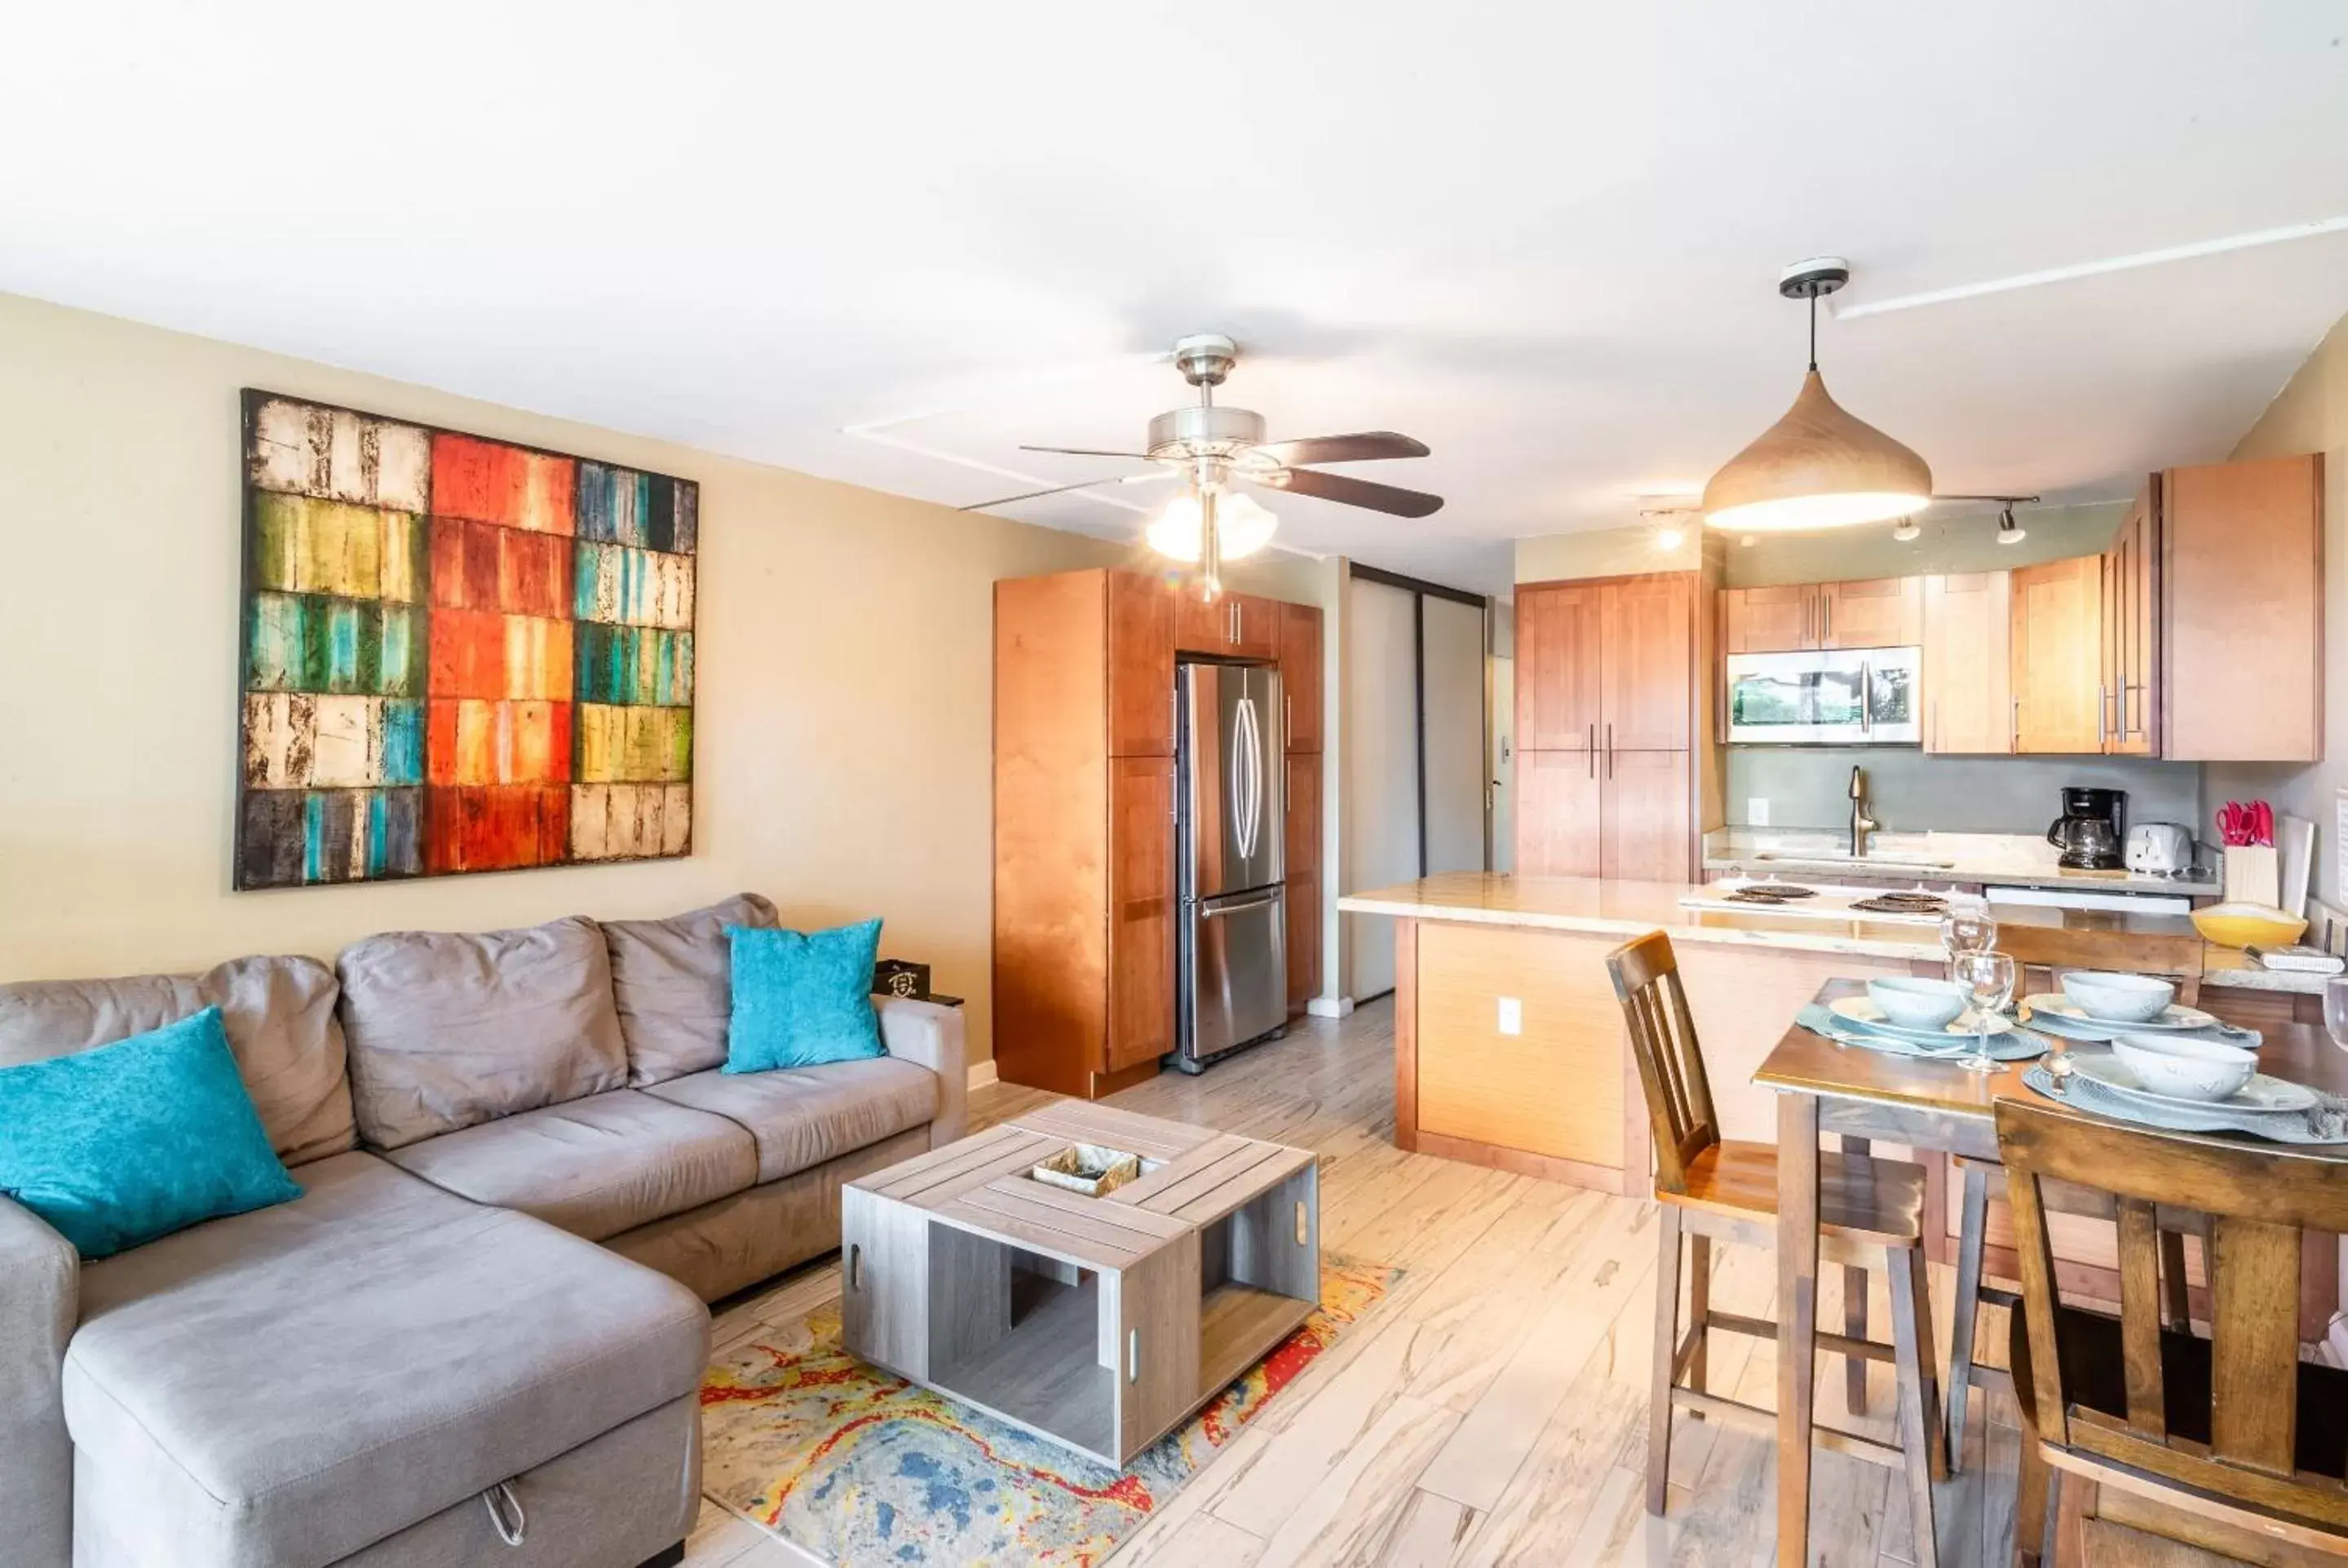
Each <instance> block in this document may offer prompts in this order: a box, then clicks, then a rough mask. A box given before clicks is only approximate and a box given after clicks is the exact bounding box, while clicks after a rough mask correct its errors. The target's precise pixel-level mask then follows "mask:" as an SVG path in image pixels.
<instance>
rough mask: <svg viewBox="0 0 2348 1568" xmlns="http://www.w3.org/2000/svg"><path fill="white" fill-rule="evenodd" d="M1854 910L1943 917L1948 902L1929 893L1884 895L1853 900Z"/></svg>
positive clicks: (1873, 913) (1851, 905) (1871, 912)
mask: <svg viewBox="0 0 2348 1568" xmlns="http://www.w3.org/2000/svg"><path fill="white" fill-rule="evenodd" d="M1850 907H1852V908H1854V909H1864V910H1865V911H1867V912H1868V913H1869V914H1870V915H1945V914H1947V913H1948V912H1949V901H1948V900H1947V899H1946V898H1942V897H1939V896H1938V895H1936V894H1931V893H1886V894H1883V895H1881V896H1880V897H1874V898H1854V899H1852V900H1851V901H1850Z"/></svg>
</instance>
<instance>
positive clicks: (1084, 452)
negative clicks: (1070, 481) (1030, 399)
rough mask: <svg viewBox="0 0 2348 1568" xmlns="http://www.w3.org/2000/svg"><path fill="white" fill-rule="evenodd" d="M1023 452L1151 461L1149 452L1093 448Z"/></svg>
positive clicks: (1026, 448) (1025, 449) (1037, 448)
mask: <svg viewBox="0 0 2348 1568" xmlns="http://www.w3.org/2000/svg"><path fill="white" fill-rule="evenodd" d="M1019 450H1021V451H1022V452H1059V453H1063V454H1065V455H1066V456H1070V457H1130V458H1132V459H1133V460H1134V461H1135V462H1137V463H1147V462H1148V461H1149V454H1148V453H1147V452H1103V451H1100V450H1098V449H1097V448H1096V447H1091V446H1022V447H1020V448H1019Z"/></svg>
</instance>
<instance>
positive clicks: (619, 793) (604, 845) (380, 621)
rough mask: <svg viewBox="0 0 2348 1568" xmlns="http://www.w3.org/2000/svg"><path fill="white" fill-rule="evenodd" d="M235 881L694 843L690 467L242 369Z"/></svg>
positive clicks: (669, 849) (281, 883)
mask: <svg viewBox="0 0 2348 1568" xmlns="http://www.w3.org/2000/svg"><path fill="white" fill-rule="evenodd" d="M244 459H245V466H244V474H245V489H244V496H245V507H244V604H243V612H244V630H243V665H242V671H243V673H242V681H241V682H240V683H239V686H240V693H241V704H240V705H241V712H240V714H239V727H240V734H241V737H242V746H241V748H240V753H241V756H242V787H241V789H240V791H239V794H238V805H237V823H236V858H235V885H236V886H238V887H240V888H248V887H287V886H304V885H308V884H313V883H321V882H366V881H376V880H380V879H384V878H387V877H401V876H440V875H443V874H447V873H452V872H461V871H504V870H510V869H514V868H517V867H520V866H561V865H569V864H573V863H578V862H586V861H607V860H633V859H644V858H651V857H655V856H679V855H686V854H690V853H691V851H692V842H693V607H694V567H695V546H696V545H697V543H698V542H699V525H700V489H699V487H697V486H695V484H694V483H693V482H692V481H690V480H686V479H675V478H670V477H667V476H665V475H661V474H644V473H638V472H636V471H634V470H633V469H628V468H620V467H614V466H610V465H607V464H602V463H596V462H592V461H590V460H589V459H587V458H583V457H568V456H562V455H561V454H559V453H553V452H541V451H538V450H536V449H535V448H532V447H527V446H513V445H511V444H510V443H507V442H502V441H490V440H485V439H482V438H481V437H479V436H464V435H459V434H458V433H456V432H454V431H448V430H436V429H432V428H429V427H427V426H425V425H412V424H407V423H406V422H403V421H400V420H396V419H384V418H378V417H376V416H374V415H366V414H358V413H354V412H353V411H351V410H349V409H346V408H331V407H327V406H325V405H322V404H315V403H305V402H303V401H301V400H299V399H296V398H291V397H281V396H278V395H275V394H273V393H266V392H255V391H251V390H248V391H246V393H245V394H244Z"/></svg>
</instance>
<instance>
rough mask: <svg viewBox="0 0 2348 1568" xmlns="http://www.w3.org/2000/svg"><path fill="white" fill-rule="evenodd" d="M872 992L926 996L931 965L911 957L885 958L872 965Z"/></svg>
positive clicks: (877, 994)
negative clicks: (918, 961)
mask: <svg viewBox="0 0 2348 1568" xmlns="http://www.w3.org/2000/svg"><path fill="white" fill-rule="evenodd" d="M872 994H873V995H874V996H877V997H916V998H918V997H926V996H928V995H929V994H930V966H929V965H927V964H917V963H914V962H913V961H912V960H911V959H910V958H883V959H881V960H880V962H879V963H877V964H875V965H873V966H872Z"/></svg>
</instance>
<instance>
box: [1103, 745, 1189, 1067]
mask: <svg viewBox="0 0 2348 1568" xmlns="http://www.w3.org/2000/svg"><path fill="white" fill-rule="evenodd" d="M1108 809H1109V835H1108V842H1109V873H1108V882H1109V886H1108V907H1109V928H1108V964H1109V974H1108V994H1109V1008H1108V1051H1107V1056H1108V1071H1111V1072H1119V1071H1124V1070H1126V1069H1128V1068H1131V1067H1138V1066H1139V1065H1141V1064H1142V1063H1144V1062H1154V1061H1157V1060H1158V1059H1159V1057H1161V1056H1163V1055H1165V1054H1166V1053H1167V1052H1168V1051H1169V1050H1173V1049H1174V912H1175V903H1174V759H1173V758H1172V757H1170V756H1166V757H1116V758H1112V759H1111V760H1110V763H1109V785H1108Z"/></svg>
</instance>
